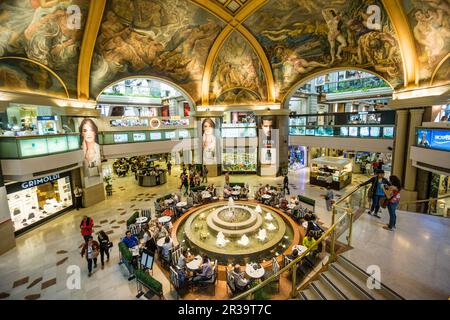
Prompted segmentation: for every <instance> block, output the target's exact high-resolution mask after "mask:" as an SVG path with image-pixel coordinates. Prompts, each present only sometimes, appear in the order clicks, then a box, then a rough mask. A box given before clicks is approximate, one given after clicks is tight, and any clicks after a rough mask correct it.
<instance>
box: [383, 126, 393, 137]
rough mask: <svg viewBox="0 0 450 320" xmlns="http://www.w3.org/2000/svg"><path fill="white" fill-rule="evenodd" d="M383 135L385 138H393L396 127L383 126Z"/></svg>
mask: <svg viewBox="0 0 450 320" xmlns="http://www.w3.org/2000/svg"><path fill="white" fill-rule="evenodd" d="M383 137H384V138H393V137H394V127H384V128H383Z"/></svg>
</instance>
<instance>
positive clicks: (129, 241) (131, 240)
mask: <svg viewBox="0 0 450 320" xmlns="http://www.w3.org/2000/svg"><path fill="white" fill-rule="evenodd" d="M122 242H123V243H124V244H125V245H126V246H127V247H128V248H134V247H136V246H137V245H139V241H138V239H137V238H136V237H135V236H133V235H131V232H130V231H127V232H126V233H125V237H124V238H123V239H122Z"/></svg>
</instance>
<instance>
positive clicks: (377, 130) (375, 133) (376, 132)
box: [370, 127, 381, 138]
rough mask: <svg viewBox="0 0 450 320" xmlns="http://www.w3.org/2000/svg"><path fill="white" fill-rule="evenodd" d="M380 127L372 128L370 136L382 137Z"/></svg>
mask: <svg viewBox="0 0 450 320" xmlns="http://www.w3.org/2000/svg"><path fill="white" fill-rule="evenodd" d="M380 131H381V130H380V127H372V128H370V136H371V137H374V138H377V137H379V136H380Z"/></svg>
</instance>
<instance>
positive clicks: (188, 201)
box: [186, 192, 194, 209]
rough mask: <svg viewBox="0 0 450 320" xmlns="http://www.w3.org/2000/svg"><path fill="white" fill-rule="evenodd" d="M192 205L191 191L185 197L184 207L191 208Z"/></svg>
mask: <svg viewBox="0 0 450 320" xmlns="http://www.w3.org/2000/svg"><path fill="white" fill-rule="evenodd" d="M193 206H194V198H193V197H192V192H191V193H190V194H189V196H188V197H187V198H186V208H188V209H189V208H192V207H193Z"/></svg>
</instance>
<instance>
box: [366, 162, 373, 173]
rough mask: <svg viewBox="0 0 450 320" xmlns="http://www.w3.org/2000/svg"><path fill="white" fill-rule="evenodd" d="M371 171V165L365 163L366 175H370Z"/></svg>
mask: <svg viewBox="0 0 450 320" xmlns="http://www.w3.org/2000/svg"><path fill="white" fill-rule="evenodd" d="M371 170H372V165H371V164H370V162H367V163H366V173H367V174H368V175H369V176H370V175H372V172H371Z"/></svg>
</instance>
